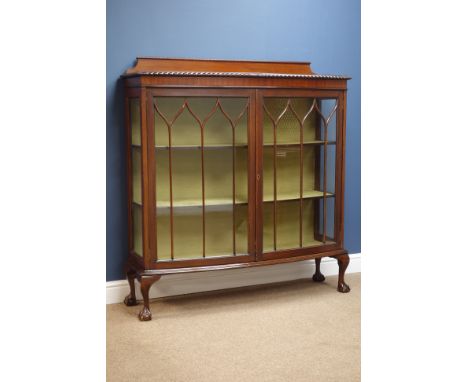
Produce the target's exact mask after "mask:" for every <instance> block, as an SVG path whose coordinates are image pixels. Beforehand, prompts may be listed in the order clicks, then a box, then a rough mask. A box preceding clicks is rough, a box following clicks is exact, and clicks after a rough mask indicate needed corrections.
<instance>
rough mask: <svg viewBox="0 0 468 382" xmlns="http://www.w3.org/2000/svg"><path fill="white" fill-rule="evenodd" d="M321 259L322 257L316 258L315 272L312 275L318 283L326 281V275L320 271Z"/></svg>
mask: <svg viewBox="0 0 468 382" xmlns="http://www.w3.org/2000/svg"><path fill="white" fill-rule="evenodd" d="M321 261H322V259H321V258H318V259H315V273H314V275H313V276H312V280H314V281H315V282H316V283H321V282H322V281H325V276H324V275H323V274H322V273H321V272H320V262H321Z"/></svg>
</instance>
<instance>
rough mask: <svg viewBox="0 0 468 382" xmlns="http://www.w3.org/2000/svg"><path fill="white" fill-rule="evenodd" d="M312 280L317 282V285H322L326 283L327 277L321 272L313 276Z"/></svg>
mask: <svg viewBox="0 0 468 382" xmlns="http://www.w3.org/2000/svg"><path fill="white" fill-rule="evenodd" d="M312 280H313V281H315V282H316V283H321V282H323V281H325V276H324V275H322V274H321V273H320V272H319V273H314V275H313V276H312Z"/></svg>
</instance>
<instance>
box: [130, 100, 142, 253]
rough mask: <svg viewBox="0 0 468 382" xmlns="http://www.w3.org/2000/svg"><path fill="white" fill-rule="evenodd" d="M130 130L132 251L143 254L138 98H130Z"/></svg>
mask: <svg viewBox="0 0 468 382" xmlns="http://www.w3.org/2000/svg"><path fill="white" fill-rule="evenodd" d="M129 107H130V130H131V144H132V148H131V161H132V165H131V167H132V201H133V204H132V222H131V224H132V237H133V251H134V252H135V253H136V254H137V255H138V256H143V213H142V204H143V203H142V178H141V124H140V99H139V98H131V99H130V100H129Z"/></svg>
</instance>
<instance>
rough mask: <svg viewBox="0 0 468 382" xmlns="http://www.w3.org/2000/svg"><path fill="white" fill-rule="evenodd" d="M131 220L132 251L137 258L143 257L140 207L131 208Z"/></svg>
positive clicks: (135, 205)
mask: <svg viewBox="0 0 468 382" xmlns="http://www.w3.org/2000/svg"><path fill="white" fill-rule="evenodd" d="M132 218H133V222H132V223H133V224H132V227H133V251H134V252H135V253H136V254H137V255H138V256H143V224H142V222H143V216H142V211H141V206H139V205H137V204H134V205H133V206H132Z"/></svg>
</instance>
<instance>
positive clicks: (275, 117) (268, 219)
mask: <svg viewBox="0 0 468 382" xmlns="http://www.w3.org/2000/svg"><path fill="white" fill-rule="evenodd" d="M339 99H340V97H339V93H322V92H310V91H291V90H289V91H264V92H261V93H260V94H259V96H258V97H257V103H258V109H257V110H258V114H259V116H258V123H259V124H260V125H261V126H260V128H259V129H257V130H258V132H259V133H258V135H259V137H258V140H259V142H261V144H260V145H259V151H260V152H259V166H258V168H257V169H258V170H259V171H260V172H261V173H263V176H262V179H263V181H262V182H261V186H260V187H259V191H258V194H257V201H258V204H259V208H258V214H259V215H260V216H259V218H258V220H259V222H262V226H261V227H259V226H257V231H258V232H259V236H261V237H260V238H259V241H260V242H261V245H262V249H261V253H262V258H263V259H268V258H275V257H281V256H289V255H292V254H298V255H299V254H306V253H313V252H319V251H324V250H326V249H334V248H336V247H337V246H338V244H339V243H338V242H339V237H340V230H339V223H340V222H339V221H340V219H341V215H340V213H339V212H340V211H339V209H340V208H339V206H337V199H339V198H338V196H339V194H340V193H341V192H340V189H341V178H340V174H341V155H338V154H339V152H340V151H341V147H342V142H341V139H342V138H341V129H340V127H339V125H340V123H341V118H340V112H341V108H340V104H339ZM337 158H339V160H338V161H337ZM325 247H326V248H325ZM291 250H293V251H294V250H295V253H294V252H291Z"/></svg>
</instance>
